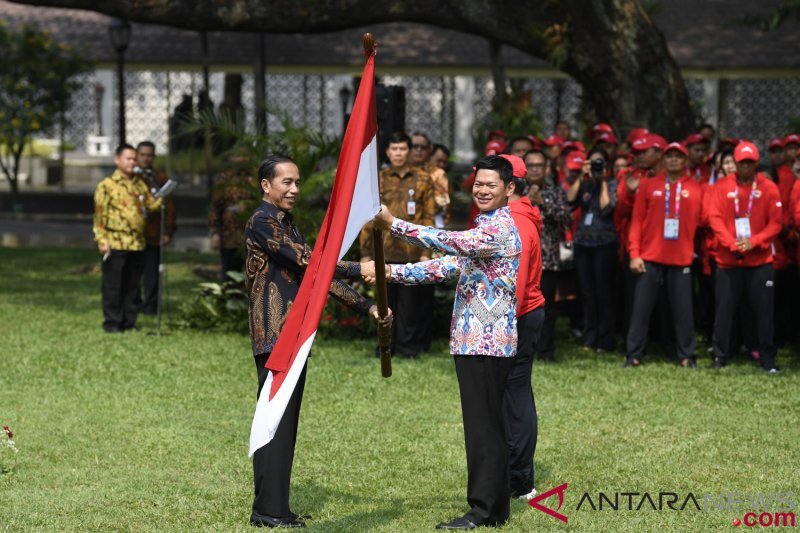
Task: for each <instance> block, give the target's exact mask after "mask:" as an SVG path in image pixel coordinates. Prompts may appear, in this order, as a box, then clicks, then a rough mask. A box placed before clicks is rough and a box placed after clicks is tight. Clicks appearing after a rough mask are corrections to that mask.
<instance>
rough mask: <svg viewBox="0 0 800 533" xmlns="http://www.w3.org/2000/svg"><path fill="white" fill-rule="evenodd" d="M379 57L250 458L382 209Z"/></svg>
mask: <svg viewBox="0 0 800 533" xmlns="http://www.w3.org/2000/svg"><path fill="white" fill-rule="evenodd" d="M374 57H375V54H374V52H373V53H370V55H369V57H368V58H367V63H366V65H365V66H364V74H363V76H362V78H361V83H360V85H359V88H358V94H357V95H356V100H355V103H354V104H353V112H352V114H351V116H350V121H349V123H348V125H347V131H345V134H344V142H343V143H342V153H341V155H340V156H339V165H338V166H337V168H336V178H335V181H334V184H333V193H332V195H331V201H330V204H329V205H328V212H327V213H326V214H325V218H324V220H323V221H322V228H321V229H320V232H319V236H318V237H317V241H316V243H315V245H314V251H313V252H312V254H311V259H310V261H309V265H308V268H307V269H306V273H305V275H304V276H303V281H302V283H300V290H299V291H298V293H297V298H296V299H295V301H294V303H292V308H291V310H290V311H289V316H288V317H287V318H286V323H285V324H284V327H283V331H281V334H280V336H279V337H278V342H277V343H276V344H275V348H274V349H273V351H272V354H271V355H270V356H269V361H268V362H267V365H266V368H267V369H268V371H269V372H268V374H267V381H266V383H264V387H263V388H262V389H261V395H260V397H259V399H258V404H257V405H256V413H255V415H254V416H253V425H252V427H251V429H250V456H252V455H253V454H254V453H255V452H256V450H258V449H259V448H261V447H262V446H264V445H265V444H267V443H269V441H271V440H272V438H273V437H274V436H275V432H276V431H277V430H278V424H279V423H280V421H281V418H282V417H283V413H284V412H285V411H286V405H287V404H288V403H289V398H290V397H291V396H292V392H294V389H295V387H296V386H297V380H298V379H299V377H300V373H301V372H302V370H303V366H304V365H305V364H306V359H308V353H309V351H310V350H311V344H312V343H313V342H314V336H315V335H316V334H317V327H318V326H319V320H320V316H322V310H323V308H324V307H325V302H326V300H327V297H328V289H329V288H330V285H331V281H332V280H333V274H334V270H335V268H336V263H337V262H338V261H339V260H340V259H341V258H342V256H343V255H344V254H345V253H346V252H347V250H348V249H349V248H350V245H351V244H353V241H354V240H355V239H356V237H358V234H359V232H360V231H361V228H362V226H363V225H364V224H366V223H367V222H369V221H370V220H372V218H373V217H374V216H375V215H376V214H377V213H378V212H379V211H380V195H379V193H378V144H377V141H378V139H377V136H378V123H377V119H376V112H375V64H374Z"/></svg>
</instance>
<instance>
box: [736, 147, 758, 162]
mask: <svg viewBox="0 0 800 533" xmlns="http://www.w3.org/2000/svg"><path fill="white" fill-rule="evenodd" d="M745 159H752V160H753V161H758V148H756V145H755V144H753V143H751V142H741V143H739V144H737V145H736V149H735V150H734V151H733V160H734V161H736V162H737V163H738V162H739V161H744V160H745Z"/></svg>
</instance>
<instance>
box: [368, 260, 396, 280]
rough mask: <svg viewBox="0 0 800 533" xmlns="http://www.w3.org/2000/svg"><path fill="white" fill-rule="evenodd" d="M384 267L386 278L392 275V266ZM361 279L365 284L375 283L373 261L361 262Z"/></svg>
mask: <svg viewBox="0 0 800 533" xmlns="http://www.w3.org/2000/svg"><path fill="white" fill-rule="evenodd" d="M385 267H386V278H387V279H388V278H390V277H391V276H392V267H390V266H389V265H385ZM361 279H362V280H364V283H366V284H367V285H375V283H376V281H377V280H376V279H375V261H364V262H362V263H361Z"/></svg>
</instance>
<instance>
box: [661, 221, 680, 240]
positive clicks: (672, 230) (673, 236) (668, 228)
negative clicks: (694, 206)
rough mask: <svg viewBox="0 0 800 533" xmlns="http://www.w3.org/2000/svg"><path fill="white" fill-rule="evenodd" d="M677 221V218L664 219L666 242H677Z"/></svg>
mask: <svg viewBox="0 0 800 533" xmlns="http://www.w3.org/2000/svg"><path fill="white" fill-rule="evenodd" d="M678 222H679V220H678V219H677V218H665V219H664V239H665V240H667V241H677V240H678V227H679V224H678Z"/></svg>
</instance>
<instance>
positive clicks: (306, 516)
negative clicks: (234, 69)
mask: <svg viewBox="0 0 800 533" xmlns="http://www.w3.org/2000/svg"><path fill="white" fill-rule="evenodd" d="M289 518H291V519H292V520H301V521H305V520H313V518H311V515H310V514H297V513H293V512H291V511H289Z"/></svg>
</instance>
